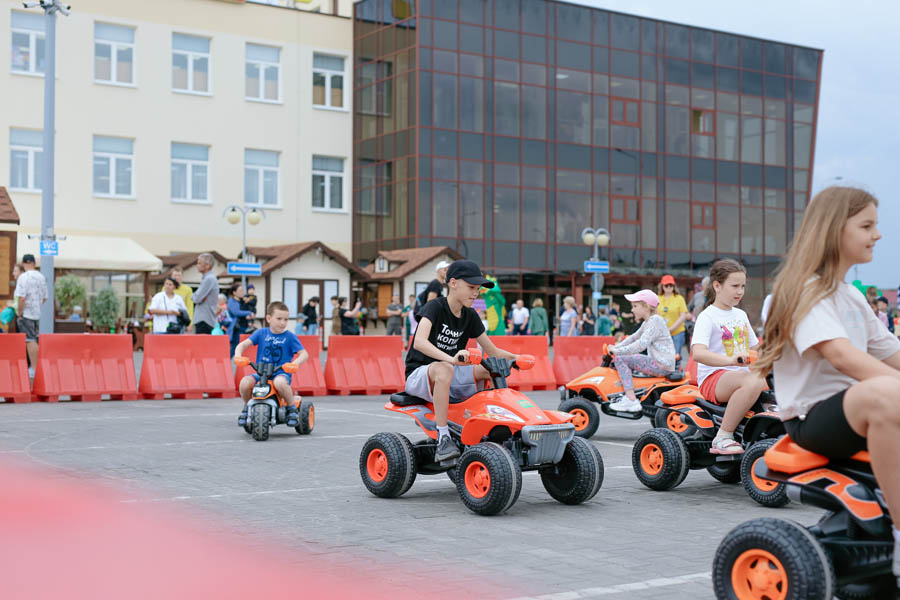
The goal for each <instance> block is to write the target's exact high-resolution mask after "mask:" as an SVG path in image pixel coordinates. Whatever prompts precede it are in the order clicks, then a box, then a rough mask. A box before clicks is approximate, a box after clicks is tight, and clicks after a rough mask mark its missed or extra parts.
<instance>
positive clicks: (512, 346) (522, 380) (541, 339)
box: [469, 335, 556, 392]
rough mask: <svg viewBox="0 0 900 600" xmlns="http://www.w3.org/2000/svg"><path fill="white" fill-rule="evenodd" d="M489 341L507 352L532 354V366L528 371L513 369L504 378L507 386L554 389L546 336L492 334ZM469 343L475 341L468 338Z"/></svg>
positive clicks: (527, 388)
mask: <svg viewBox="0 0 900 600" xmlns="http://www.w3.org/2000/svg"><path fill="white" fill-rule="evenodd" d="M491 341H492V342H494V345H496V346H497V347H498V348H502V349H503V350H506V351H507V352H512V353H513V354H531V355H532V356H534V367H533V368H531V369H529V370H528V371H519V370H518V369H513V372H512V373H510V375H509V377H507V378H506V384H507V385H508V386H509V387H511V388H513V389H514V390H521V391H523V392H529V391H531V390H555V389H556V377H555V376H554V375H553V365H551V364H550V347H549V345H548V344H549V340H548V339H547V337H546V336H543V335H492V336H491ZM469 345H470V346H473V347H474V345H475V341H474V340H469Z"/></svg>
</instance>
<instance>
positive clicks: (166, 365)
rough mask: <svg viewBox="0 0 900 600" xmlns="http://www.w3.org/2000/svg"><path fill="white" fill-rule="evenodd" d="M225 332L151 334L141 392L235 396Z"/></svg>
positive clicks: (152, 395)
mask: <svg viewBox="0 0 900 600" xmlns="http://www.w3.org/2000/svg"><path fill="white" fill-rule="evenodd" d="M228 350H229V346H228V338H227V337H226V336H224V335H190V334H182V335H164V334H158V335H148V336H147V337H146V338H144V364H143V366H142V367H141V380H140V383H139V385H138V392H140V394H141V397H143V398H148V399H151V400H160V399H162V398H164V397H165V396H166V395H167V394H169V395H171V396H172V398H202V397H203V395H204V394H206V395H207V396H208V397H210V398H234V397H235V396H237V392H236V391H235V389H234V378H233V375H232V370H231V359H230V357H229V356H228Z"/></svg>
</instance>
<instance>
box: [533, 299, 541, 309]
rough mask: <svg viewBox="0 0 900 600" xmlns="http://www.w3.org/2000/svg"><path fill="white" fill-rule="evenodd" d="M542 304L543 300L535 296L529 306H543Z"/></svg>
mask: <svg viewBox="0 0 900 600" xmlns="http://www.w3.org/2000/svg"><path fill="white" fill-rule="evenodd" d="M543 305H544V301H543V300H541V299H540V298H535V299H534V302H532V303H531V308H537V307H538V306H543Z"/></svg>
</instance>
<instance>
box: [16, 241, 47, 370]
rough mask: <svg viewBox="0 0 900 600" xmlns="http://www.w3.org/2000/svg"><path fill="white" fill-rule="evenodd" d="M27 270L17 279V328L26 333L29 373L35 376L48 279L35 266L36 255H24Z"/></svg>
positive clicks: (23, 262) (23, 266)
mask: <svg viewBox="0 0 900 600" xmlns="http://www.w3.org/2000/svg"><path fill="white" fill-rule="evenodd" d="M22 268H24V269H25V271H24V272H23V273H22V274H21V275H19V278H18V279H16V290H15V292H14V294H13V296H14V297H15V298H16V302H17V303H18V304H17V305H16V314H17V315H19V317H18V319H16V330H17V331H18V332H19V333H24V334H25V350H26V352H27V354H28V361H29V363H30V364H31V367H30V368H29V369H28V375H29V376H30V377H34V366H35V365H36V364H37V357H38V336H39V335H40V333H41V327H40V325H41V305H42V304H43V303H44V302H46V301H47V280H46V279H45V278H44V274H43V273H41V272H40V271H38V270H37V269H36V268H35V264H34V255H33V254H26V255H25V256H23V257H22Z"/></svg>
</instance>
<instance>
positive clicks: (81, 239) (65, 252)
mask: <svg viewBox="0 0 900 600" xmlns="http://www.w3.org/2000/svg"><path fill="white" fill-rule="evenodd" d="M18 251H19V256H18V257H17V258H18V259H19V260H21V259H22V255H23V254H34V258H35V260H36V261H37V263H38V264H40V263H41V256H40V245H39V243H38V240H37V239H30V238H28V237H27V236H26V235H23V234H19V244H18ZM53 264H54V266H55V267H56V268H58V269H87V270H92V271H123V272H135V271H151V272H152V271H160V270H162V261H161V260H160V259H159V258H158V257H156V256H154V255H153V254H151V253H150V252H149V251H147V249H145V248H144V247H143V246H141V245H140V244H138V243H137V242H135V241H134V240H132V239H131V238H124V237H104V236H93V235H67V236H66V239H64V240H60V241H59V255H58V256H56V258H55V260H54V261H53Z"/></svg>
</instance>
